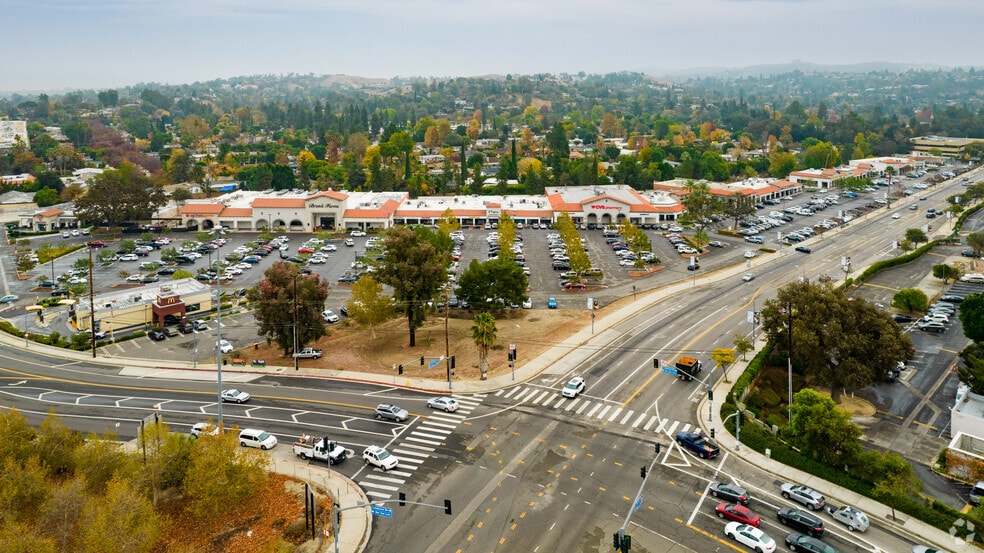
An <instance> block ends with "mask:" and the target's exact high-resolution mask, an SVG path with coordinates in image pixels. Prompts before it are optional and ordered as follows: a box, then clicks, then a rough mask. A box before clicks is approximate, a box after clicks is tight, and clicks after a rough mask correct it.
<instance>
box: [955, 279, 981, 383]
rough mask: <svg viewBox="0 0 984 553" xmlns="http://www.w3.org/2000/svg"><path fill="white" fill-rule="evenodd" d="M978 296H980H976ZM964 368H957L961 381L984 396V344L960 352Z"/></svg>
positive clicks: (971, 346)
mask: <svg viewBox="0 0 984 553" xmlns="http://www.w3.org/2000/svg"><path fill="white" fill-rule="evenodd" d="M975 295H978V294H975ZM960 358H961V359H962V360H963V366H960V367H958V368H957V375H958V376H959V377H960V381H961V382H964V383H966V384H967V385H968V386H970V391H971V392H974V393H975V394H984V343H982V342H974V343H973V344H970V345H969V346H967V347H965V348H964V349H963V351H961V352H960Z"/></svg>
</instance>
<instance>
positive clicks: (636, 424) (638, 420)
mask: <svg viewBox="0 0 984 553" xmlns="http://www.w3.org/2000/svg"><path fill="white" fill-rule="evenodd" d="M645 419H646V414H645V413H639V418H638V419H636V421H635V422H634V423H632V428H636V427H638V426H639V423H640V422H642V421H644V420H645Z"/></svg>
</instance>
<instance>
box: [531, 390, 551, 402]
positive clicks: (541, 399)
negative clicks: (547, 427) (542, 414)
mask: <svg viewBox="0 0 984 553" xmlns="http://www.w3.org/2000/svg"><path fill="white" fill-rule="evenodd" d="M549 395H550V390H544V391H543V393H542V394H540V396H539V397H537V398H536V399H534V400H533V403H535V404H536V405H539V404H540V402H541V401H543V398H545V397H547V396H549Z"/></svg>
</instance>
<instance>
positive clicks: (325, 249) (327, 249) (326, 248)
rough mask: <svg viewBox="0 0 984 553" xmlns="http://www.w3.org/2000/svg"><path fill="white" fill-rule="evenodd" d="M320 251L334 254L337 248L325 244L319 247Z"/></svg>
mask: <svg viewBox="0 0 984 553" xmlns="http://www.w3.org/2000/svg"><path fill="white" fill-rule="evenodd" d="M321 251H323V252H336V251H338V246H336V245H334V244H325V245H324V246H321Z"/></svg>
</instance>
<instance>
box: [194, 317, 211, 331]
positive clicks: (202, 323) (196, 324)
mask: <svg viewBox="0 0 984 553" xmlns="http://www.w3.org/2000/svg"><path fill="white" fill-rule="evenodd" d="M191 324H192V325H193V326H194V327H195V330H208V325H207V324H205V321H203V320H201V319H199V320H196V321H194V322H192V323H191Z"/></svg>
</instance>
